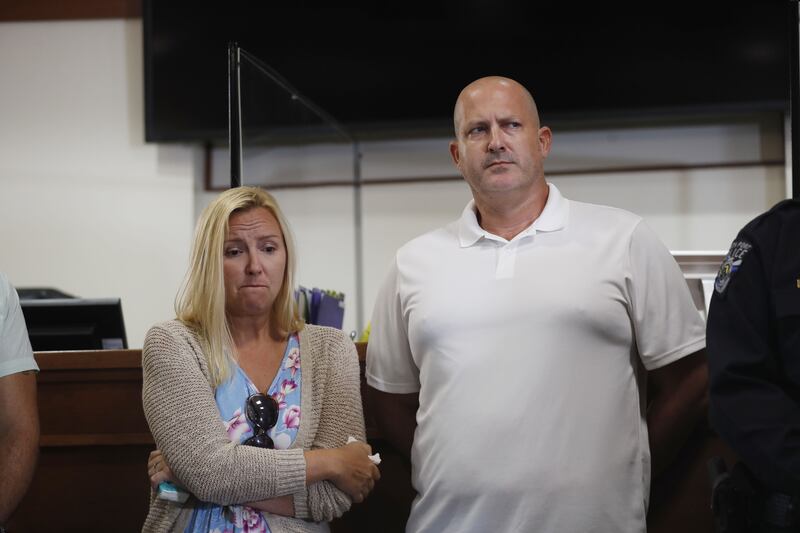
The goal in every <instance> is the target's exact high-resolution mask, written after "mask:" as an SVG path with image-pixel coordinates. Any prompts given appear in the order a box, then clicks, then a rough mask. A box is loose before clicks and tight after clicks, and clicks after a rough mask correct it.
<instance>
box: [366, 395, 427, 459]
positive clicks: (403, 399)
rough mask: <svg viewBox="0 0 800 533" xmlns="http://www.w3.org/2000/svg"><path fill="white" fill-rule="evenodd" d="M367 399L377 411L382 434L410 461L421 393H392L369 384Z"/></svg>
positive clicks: (376, 415)
mask: <svg viewBox="0 0 800 533" xmlns="http://www.w3.org/2000/svg"><path fill="white" fill-rule="evenodd" d="M367 401H368V402H369V405H370V406H371V408H372V410H373V412H374V413H375V423H376V424H377V425H378V429H379V430H380V432H381V435H382V436H383V437H384V438H385V439H386V440H387V442H388V443H389V444H390V445H391V446H392V448H394V449H395V450H396V451H397V452H398V453H400V455H402V456H403V457H405V459H406V460H407V461H409V463H410V462H411V445H412V444H413V442H414V431H415V430H416V429H417V409H419V393H418V392H413V393H410V394H391V393H388V392H383V391H380V390H378V389H376V388H374V387H371V386H369V385H367Z"/></svg>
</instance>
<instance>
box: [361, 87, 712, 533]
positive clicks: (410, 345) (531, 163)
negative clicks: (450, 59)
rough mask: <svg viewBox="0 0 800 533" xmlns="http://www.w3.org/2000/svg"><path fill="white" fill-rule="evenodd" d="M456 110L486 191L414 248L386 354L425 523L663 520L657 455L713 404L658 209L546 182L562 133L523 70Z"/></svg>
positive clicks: (379, 355) (419, 525)
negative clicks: (653, 479)
mask: <svg viewBox="0 0 800 533" xmlns="http://www.w3.org/2000/svg"><path fill="white" fill-rule="evenodd" d="M454 125H455V136H456V138H455V140H454V141H453V142H452V143H451V144H450V155H451V156H452V159H453V162H454V163H455V165H456V167H457V168H458V170H459V171H460V172H461V174H462V175H463V177H464V179H465V181H466V182H467V184H468V185H469V187H470V189H471V191H472V196H473V200H472V201H470V203H469V204H468V205H467V206H466V207H465V209H464V211H463V213H462V214H461V218H460V219H458V220H457V221H455V222H453V223H452V224H450V225H448V226H446V227H444V228H441V229H438V230H435V231H432V232H430V233H428V234H425V235H423V236H421V237H418V238H416V239H414V240H412V241H411V242H409V243H408V244H406V245H405V246H403V247H402V248H401V249H400V250H399V251H398V252H397V255H396V258H395V262H394V264H393V266H392V268H391V269H390V272H389V274H388V276H387V277H386V280H385V282H384V284H383V286H382V288H381V291H380V293H379V296H378V299H377V302H376V304H375V310H374V314H373V318H372V332H371V335H370V339H369V347H368V354H367V382H368V384H369V389H368V392H369V395H370V401H371V402H372V405H373V406H374V408H375V410H376V414H377V418H378V421H379V424H380V426H381V429H382V431H383V432H384V433H385V435H386V436H387V438H388V439H389V440H390V441H391V442H392V443H393V444H394V446H395V447H397V449H398V450H400V451H402V452H403V453H406V454H410V459H411V465H412V484H413V486H414V488H415V489H416V491H417V493H418V495H417V497H416V499H415V500H414V503H413V505H412V509H411V515H410V517H409V521H408V524H407V528H406V530H407V531H409V532H436V533H441V532H458V533H463V532H485V531H492V532H506V531H507V532H528V531H536V532H554V533H556V532H557V533H564V532H581V533H584V532H589V531H598V532H615V533H617V532H642V531H645V529H646V521H645V518H646V513H647V502H648V495H649V484H650V476H651V471H653V472H658V470H659V469H661V468H662V467H663V465H664V464H666V463H667V462H668V461H669V459H670V458H671V457H672V455H673V454H674V452H675V450H676V448H677V447H678V446H679V445H680V444H681V443H682V442H683V441H684V439H685V438H686V437H687V435H688V433H689V432H690V431H691V429H692V427H693V426H694V424H695V423H696V422H697V421H698V419H699V418H700V417H701V416H702V415H703V414H704V413H705V410H706V403H707V400H706V381H707V371H706V366H705V356H704V352H703V350H704V348H705V335H704V324H703V322H702V319H701V317H700V315H699V313H698V312H697V310H696V309H695V307H694V305H693V302H692V299H691V296H690V294H689V292H688V289H687V286H686V283H685V281H684V279H683V276H682V274H681V272H680V269H679V268H678V266H677V264H676V263H675V261H674V259H673V258H672V256H671V254H670V253H669V251H668V250H667V249H666V248H665V247H664V245H663V244H662V243H661V242H660V241H659V240H658V238H657V237H656V236H655V235H654V233H653V232H652V231H651V230H650V229H649V228H648V227H647V226H646V224H645V223H644V222H643V221H642V219H641V218H640V217H638V216H636V215H633V214H631V213H628V212H625V211H622V210H620V209H614V208H610V207H603V206H597V205H591V204H586V203H581V202H575V201H571V200H568V199H566V198H564V197H563V196H562V195H561V193H560V192H559V191H558V189H557V188H556V187H555V186H553V185H552V184H548V183H547V181H546V179H545V173H544V160H545V158H546V157H547V155H548V153H549V152H550V147H551V143H552V132H551V131H550V129H549V128H547V127H543V126H541V125H540V123H539V116H538V112H537V109H536V105H535V103H534V100H533V98H532V97H531V95H530V93H529V92H528V91H527V90H526V89H525V88H524V87H522V86H521V85H520V84H518V83H517V82H515V81H513V80H510V79H507V78H501V77H489V78H482V79H479V80H477V81H475V82H473V83H471V84H470V85H468V86H467V87H466V88H465V89H464V90H463V91H462V92H461V94H460V95H459V97H458V101H457V103H456V106H455V113H454ZM645 383H647V384H648V387H649V388H650V390H649V391H648V393H649V394H647V395H646V394H645ZM646 397H647V398H650V403H649V405H648V404H647V402H646V401H645V398H646ZM651 465H652V467H651Z"/></svg>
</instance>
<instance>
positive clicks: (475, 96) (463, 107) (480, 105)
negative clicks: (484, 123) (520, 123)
mask: <svg viewBox="0 0 800 533" xmlns="http://www.w3.org/2000/svg"><path fill="white" fill-rule="evenodd" d="M457 113H460V114H461V117H460V118H461V120H462V121H467V122H471V121H474V120H488V119H503V118H522V117H529V116H531V114H532V113H534V111H533V108H532V106H531V104H530V102H529V101H528V99H526V98H525V97H524V95H523V94H515V93H514V92H513V91H502V90H500V91H496V90H489V91H486V90H475V91H471V92H470V93H469V94H464V95H463V98H462V99H461V100H460V105H459V106H458V107H457Z"/></svg>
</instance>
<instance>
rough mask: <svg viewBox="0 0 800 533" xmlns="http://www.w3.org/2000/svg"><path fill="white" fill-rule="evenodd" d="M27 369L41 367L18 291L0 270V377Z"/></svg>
mask: <svg viewBox="0 0 800 533" xmlns="http://www.w3.org/2000/svg"><path fill="white" fill-rule="evenodd" d="M26 370H39V367H38V366H37V365H36V360H35V359H34V358H33V350H31V341H30V339H29V338H28V330H27V328H26V327H25V317H24V316H22V309H21V308H20V306H19V296H17V291H15V290H14V287H12V286H11V283H10V282H9V281H8V278H6V276H5V275H4V274H3V273H2V272H0V378H2V377H4V376H9V375H11V374H16V373H18V372H24V371H26Z"/></svg>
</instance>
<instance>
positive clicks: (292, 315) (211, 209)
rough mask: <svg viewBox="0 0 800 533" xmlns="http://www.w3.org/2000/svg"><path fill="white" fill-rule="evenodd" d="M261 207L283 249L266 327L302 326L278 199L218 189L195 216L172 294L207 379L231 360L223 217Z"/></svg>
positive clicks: (222, 374)
mask: <svg viewBox="0 0 800 533" xmlns="http://www.w3.org/2000/svg"><path fill="white" fill-rule="evenodd" d="M259 207H263V208H265V209H267V210H268V211H269V212H270V213H271V214H272V216H274V217H275V220H277V221H278V225H279V226H280V228H281V233H282V234H283V242H284V246H285V249H286V268H285V269H284V273H283V284H282V285H281V290H280V292H279V293H278V296H277V298H276V299H275V302H274V303H273V305H272V311H271V313H270V322H271V324H270V326H271V327H272V328H273V331H274V332H276V333H278V334H280V335H288V334H289V333H293V332H296V331H300V330H301V329H303V325H304V323H303V320H302V319H301V318H300V315H299V313H298V310H297V305H296V302H295V299H294V271H295V264H296V253H295V247H294V240H293V239H292V234H291V232H290V230H289V225H288V223H287V222H286V218H285V217H284V216H283V213H282V212H281V209H280V207H278V202H277V201H275V198H274V197H273V196H272V195H271V194H269V193H268V192H267V191H265V190H263V189H259V188H257V187H236V188H233V189H229V190H227V191H225V192H223V193H222V194H220V195H219V196H218V197H217V198H216V199H215V200H214V201H212V202H211V203H210V204H209V205H208V206H207V207H206V208H205V210H204V211H203V214H202V215H200V219H199V220H198V221H197V227H196V229H195V236H194V243H193V245H192V257H191V260H190V263H189V270H188V272H187V273H186V278H185V279H184V281H183V284H182V286H181V289H180V291H179V292H178V295H177V297H176V298H175V314H176V315H177V317H178V320H180V321H181V322H183V323H184V324H185V325H187V326H188V327H190V328H192V329H193V330H195V331H196V332H197V334H198V336H199V337H200V342H201V344H202V345H203V349H204V351H205V355H206V360H207V361H208V368H209V372H210V374H211V380H212V382H213V384H214V385H215V386H217V385H219V384H221V383H223V382H224V381H225V380H226V379H228V376H229V375H230V371H231V363H232V362H233V361H234V360H235V359H236V347H235V346H234V344H233V338H232V336H231V332H230V328H229V326H228V320H227V316H226V313H225V282H224V274H223V268H222V260H223V247H224V245H225V238H226V237H227V235H228V222H229V220H230V217H231V215H232V214H233V213H236V212H243V211H248V210H250V209H255V208H259Z"/></svg>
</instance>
